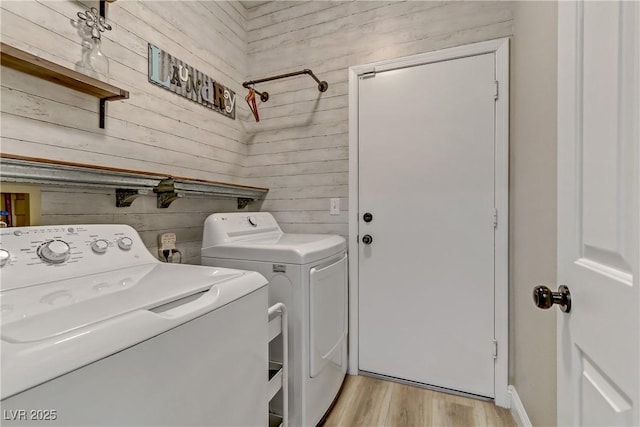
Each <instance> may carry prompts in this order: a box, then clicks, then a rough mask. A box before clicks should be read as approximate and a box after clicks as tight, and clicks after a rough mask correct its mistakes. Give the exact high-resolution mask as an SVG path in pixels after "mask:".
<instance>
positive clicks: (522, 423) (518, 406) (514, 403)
mask: <svg viewBox="0 0 640 427" xmlns="http://www.w3.org/2000/svg"><path fill="white" fill-rule="evenodd" d="M509 401H510V404H511V406H510V408H511V415H513V419H514V420H515V421H516V424H517V425H518V427H533V425H532V424H531V420H529V416H528V415H527V411H526V410H525V409H524V405H523V404H522V400H520V396H518V392H517V391H516V388H515V387H514V386H512V385H510V386H509Z"/></svg>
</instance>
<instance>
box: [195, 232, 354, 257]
mask: <svg viewBox="0 0 640 427" xmlns="http://www.w3.org/2000/svg"><path fill="white" fill-rule="evenodd" d="M345 250H346V241H345V240H344V238H343V237H342V236H338V235H333V234H294V233H284V234H282V235H281V236H277V237H270V238H264V239H256V240H247V241H238V242H231V243H224V244H220V245H215V246H209V247H203V248H202V257H203V258H224V259H235V260H247V261H264V262H278V263H283V264H300V265H303V264H308V263H312V262H315V261H318V260H321V259H324V258H327V257H330V256H332V255H335V254H337V253H340V252H343V251H345Z"/></svg>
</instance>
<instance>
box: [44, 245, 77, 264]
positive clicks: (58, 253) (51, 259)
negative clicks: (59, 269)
mask: <svg viewBox="0 0 640 427" xmlns="http://www.w3.org/2000/svg"><path fill="white" fill-rule="evenodd" d="M70 253H71V246H69V244H68V243H67V242H65V241H64V240H57V239H56V240H49V241H48V242H46V243H44V244H42V245H41V246H40V247H39V248H38V255H39V256H40V258H42V260H43V261H44V262H47V263H49V264H61V263H63V262H65V261H66V260H67V258H69V254H70Z"/></svg>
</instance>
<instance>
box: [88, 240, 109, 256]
mask: <svg viewBox="0 0 640 427" xmlns="http://www.w3.org/2000/svg"><path fill="white" fill-rule="evenodd" d="M107 249H109V243H108V242H107V241H106V240H104V239H98V240H94V241H93V242H91V250H92V251H93V252H95V253H97V254H103V253H105V252H107Z"/></svg>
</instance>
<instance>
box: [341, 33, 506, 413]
mask: <svg viewBox="0 0 640 427" xmlns="http://www.w3.org/2000/svg"><path fill="white" fill-rule="evenodd" d="M487 53H495V57H496V80H497V81H498V82H499V96H498V99H497V101H496V103H495V108H496V114H495V118H496V152H495V168H496V170H495V197H496V201H495V206H496V208H497V209H498V216H499V221H498V227H497V228H496V233H495V239H496V240H495V242H496V243H495V244H496V246H495V339H496V341H497V342H498V357H497V358H496V364H495V403H496V405H498V406H502V407H505V408H508V407H509V395H508V390H507V387H508V382H509V222H508V218H509V39H508V38H503V39H497V40H490V41H486V42H480V43H473V44H469V45H465V46H459V47H453V48H449V49H443V50H438V51H435V52H429V53H423V54H418V55H413V56H409V57H404V58H397V59H391V60H386V61H380V62H374V63H371V64H365V65H357V66H353V67H350V68H349V257H350V262H349V373H350V374H352V375H357V374H358V370H359V367H358V289H359V282H358V265H359V251H358V242H357V238H358V223H359V218H358V194H359V189H358V176H359V170H358V164H359V159H358V139H359V136H358V98H359V93H358V79H359V77H360V76H361V75H363V74H366V73H370V72H379V71H389V70H394V69H398V68H405V67H410V66H416V65H423V64H429V63H433V62H440V61H446V60H450V59H457V58H464V57H468V56H475V55H482V54H487ZM399 102H401V101H399ZM400 208H401V207H400Z"/></svg>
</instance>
